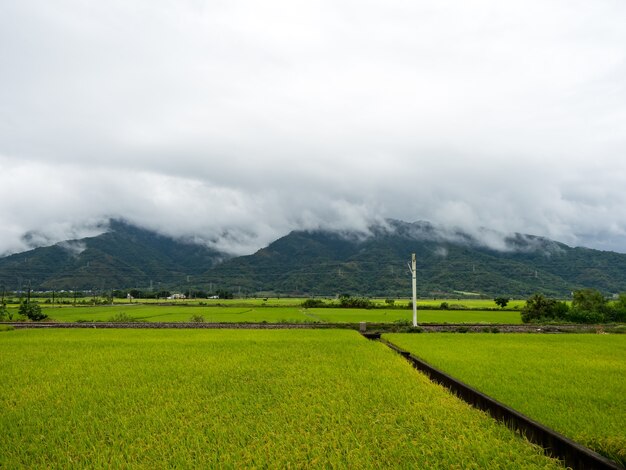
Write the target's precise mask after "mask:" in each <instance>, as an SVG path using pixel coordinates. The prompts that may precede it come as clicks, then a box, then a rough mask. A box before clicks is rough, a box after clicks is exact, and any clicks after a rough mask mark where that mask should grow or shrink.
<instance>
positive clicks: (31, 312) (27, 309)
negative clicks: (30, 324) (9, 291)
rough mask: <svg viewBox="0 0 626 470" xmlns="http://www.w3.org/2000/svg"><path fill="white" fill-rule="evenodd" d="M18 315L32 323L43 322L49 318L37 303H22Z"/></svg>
mask: <svg viewBox="0 0 626 470" xmlns="http://www.w3.org/2000/svg"><path fill="white" fill-rule="evenodd" d="M18 313H19V314H20V315H23V316H25V317H26V318H28V319H29V320H32V321H41V320H45V319H46V318H48V315H46V314H45V313H43V312H42V311H41V307H40V306H39V304H38V303H37V302H26V301H25V302H22V304H21V305H20V309H19V310H18Z"/></svg>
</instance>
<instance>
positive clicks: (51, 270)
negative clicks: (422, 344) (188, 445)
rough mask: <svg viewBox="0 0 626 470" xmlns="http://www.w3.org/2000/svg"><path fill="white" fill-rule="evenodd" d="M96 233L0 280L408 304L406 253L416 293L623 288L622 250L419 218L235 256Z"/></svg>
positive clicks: (154, 237) (119, 230)
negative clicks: (413, 258) (413, 259)
mask: <svg viewBox="0 0 626 470" xmlns="http://www.w3.org/2000/svg"><path fill="white" fill-rule="evenodd" d="M103 229H104V228H103ZM106 230H107V231H106V232H105V233H103V234H101V235H98V236H95V237H88V238H84V239H79V240H69V241H65V242H62V243H58V244H55V245H53V246H49V247H39V248H36V249H33V250H29V251H26V252H23V253H19V254H14V255H11V256H7V257H4V258H0V282H1V283H2V284H3V285H4V286H5V287H6V288H8V289H18V288H20V287H22V288H24V287H25V286H27V285H28V284H30V286H31V287H33V288H35V289H89V290H95V291H108V290H111V289H115V288H140V289H150V288H151V289H153V290H157V289H159V288H168V289H187V288H190V287H191V288H196V289H200V290H203V291H211V290H213V291H214V290H217V289H223V290H229V291H233V292H235V293H241V294H242V295H256V294H261V295H327V296H331V295H337V294H340V293H349V294H354V295H366V296H408V295H409V294H410V276H409V274H408V268H407V262H408V261H409V259H410V255H411V253H416V255H417V268H418V291H419V294H420V295H421V296H439V297H441V296H444V295H447V296H450V295H459V293H461V292H472V293H479V294H484V295H511V296H518V297H519V296H527V295H529V294H531V293H534V292H544V293H547V294H550V295H558V296H567V295H569V293H570V292H571V291H572V290H575V289H579V288H584V287H592V288H597V289H600V290H601V291H603V292H604V293H606V294H610V293H616V292H622V291H626V255H624V254H620V253H614V252H604V251H598V250H592V249H587V248H571V247H569V246H567V245H565V244H563V243H559V242H556V241H552V240H549V239H546V238H541V237H535V236H530V235H523V234H517V235H514V236H503V235H502V234H499V233H498V232H495V231H491V230H487V229H483V230H482V231H481V236H480V237H477V236H475V235H473V234H469V233H467V232H464V231H462V230H451V229H445V228H442V227H438V226H434V225H432V224H430V223H428V222H415V223H406V222H401V221H397V220H387V221H384V222H383V223H381V224H377V225H372V226H370V227H369V228H368V229H367V230H361V231H331V230H314V231H293V232H291V233H289V234H288V235H286V236H284V237H281V238H279V239H278V240H276V241H274V242H273V243H271V244H270V245H268V246H267V247H265V248H262V249H261V250H258V251H257V252H256V253H254V254H252V255H247V256H241V257H231V256H229V255H227V254H224V253H220V252H217V251H216V250H213V249H211V248H208V247H207V246H206V245H203V244H198V243H196V242H195V241H194V240H180V239H179V240H176V239H173V238H170V237H166V236H163V235H159V234H157V233H155V232H152V231H149V230H145V229H142V228H138V227H136V226H132V225H129V224H128V223H125V222H121V221H115V220H114V221H111V222H110V225H109V227H108V229H106ZM198 239H202V237H199V238H198Z"/></svg>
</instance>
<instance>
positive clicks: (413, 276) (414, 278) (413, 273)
mask: <svg viewBox="0 0 626 470" xmlns="http://www.w3.org/2000/svg"><path fill="white" fill-rule="evenodd" d="M410 268H411V281H412V284H413V326H417V273H416V263H415V253H413V254H412V255H411V266H410Z"/></svg>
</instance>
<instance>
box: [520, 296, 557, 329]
mask: <svg viewBox="0 0 626 470" xmlns="http://www.w3.org/2000/svg"><path fill="white" fill-rule="evenodd" d="M568 310H569V307H568V306H567V304H566V303H565V302H558V301H556V300H554V299H548V298H546V297H544V296H543V295H541V294H534V295H533V296H532V297H530V298H529V299H528V300H527V301H526V305H524V308H522V314H521V316H522V321H523V322H524V323H529V322H537V321H545V320H564V319H566V317H567V313H568Z"/></svg>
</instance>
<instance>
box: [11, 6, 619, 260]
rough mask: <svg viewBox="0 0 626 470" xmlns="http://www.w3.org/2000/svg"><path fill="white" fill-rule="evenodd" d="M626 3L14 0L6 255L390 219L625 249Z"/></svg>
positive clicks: (246, 236) (227, 242) (243, 244)
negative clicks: (121, 230)
mask: <svg viewBox="0 0 626 470" xmlns="http://www.w3.org/2000/svg"><path fill="white" fill-rule="evenodd" d="M625 24H626V2H624V1H623V0H614V1H608V0H593V1H575V0H563V1H554V0H524V1H517V2H515V1H513V2H503V1H498V0H493V1H491V0H477V1H465V0H458V1H441V0H438V1H429V2H426V1H420V0H405V1H400V0H369V1H368V0H365V1H363V0H361V1H348V0H328V1H320V2H298V1H293V0H291V1H287V0H285V1H275V0H265V1H261V2H259V1H240V0H230V1H225V0H219V1H206V2H204V1H200V0H187V1H183V0H145V1H144V0H141V1H140V0H137V1H134V0H110V1H105V2H103V1H95V0H94V1H85V0H55V1H54V2H51V1H48V0H40V1H38V0H0V208H1V216H2V217H1V222H0V253H7V252H14V251H19V250H23V249H25V248H26V245H25V244H24V242H23V241H22V240H21V237H22V235H23V234H24V233H25V232H27V231H35V232H37V234H38V236H41V237H42V238H41V241H42V242H43V241H44V239H46V240H47V241H48V242H53V241H57V240H61V239H64V238H68V237H78V236H82V235H85V234H89V233H91V231H90V230H91V229H90V226H93V224H95V223H97V222H98V221H101V220H105V219H106V218H107V217H124V218H126V219H127V220H129V221H131V222H134V223H137V224H139V225H141V226H145V227H147V228H152V229H157V230H159V231H161V232H162V233H165V234H169V235H174V236H185V237H189V236H193V237H195V238H196V239H198V240H205V241H208V242H210V243H212V244H214V245H215V246H217V247H218V248H220V249H226V250H229V251H231V252H235V253H249V252H252V251H254V250H255V249H257V248H260V247H262V246H265V245H266V244H267V243H269V242H271V241H272V240H274V239H275V238H277V237H279V236H282V235H285V234H286V233H288V232H289V231H290V230H293V229H297V228H316V227H328V228H337V229H345V228H359V229H362V228H364V227H366V226H367V225H368V224H369V223H371V222H372V221H376V220H380V219H384V218H386V217H391V218H397V219H401V220H405V221H415V220H429V221H431V222H434V223H438V224H444V225H453V226H459V227H461V228H465V229H468V230H476V228H477V227H481V226H482V227H488V228H490V229H495V230H499V231H502V232H505V233H508V232H523V233H530V234H534V235H542V236H547V237H550V238H553V239H556V240H559V241H562V242H565V243H567V244H570V245H573V246H578V245H583V246H589V247H592V248H599V249H612V250H617V251H621V252H626V27H624V25H625Z"/></svg>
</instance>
